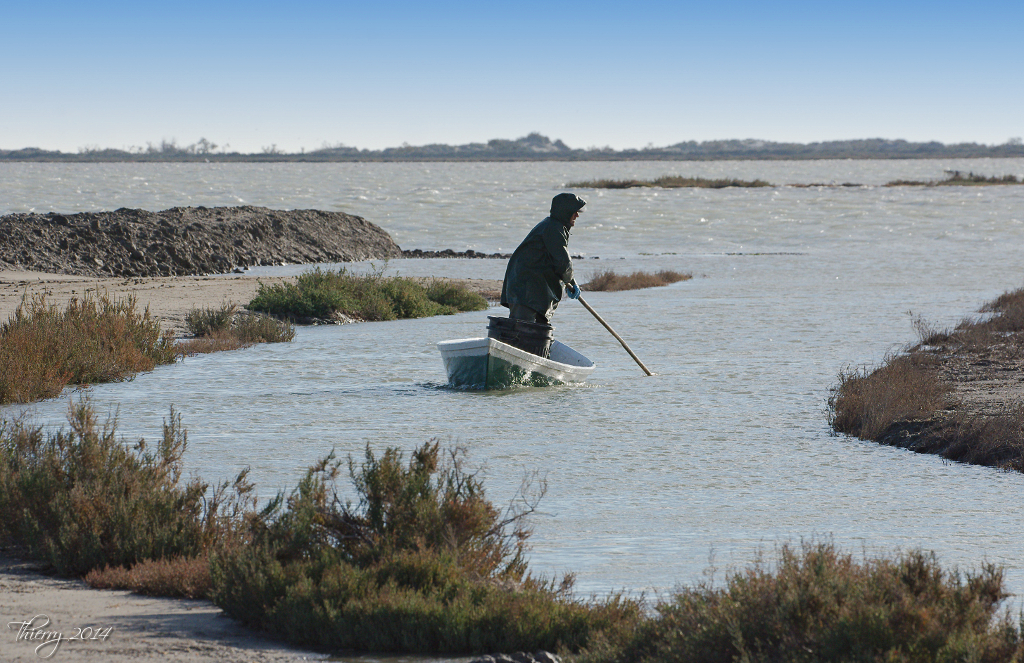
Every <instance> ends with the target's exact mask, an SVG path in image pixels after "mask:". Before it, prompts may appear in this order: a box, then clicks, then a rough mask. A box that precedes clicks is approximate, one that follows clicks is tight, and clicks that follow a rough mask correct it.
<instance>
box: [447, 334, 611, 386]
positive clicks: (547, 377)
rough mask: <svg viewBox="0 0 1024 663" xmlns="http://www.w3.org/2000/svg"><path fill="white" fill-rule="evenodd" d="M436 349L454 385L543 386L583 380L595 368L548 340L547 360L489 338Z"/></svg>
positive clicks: (463, 341)
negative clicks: (549, 342) (549, 350)
mask: <svg viewBox="0 0 1024 663" xmlns="http://www.w3.org/2000/svg"><path fill="white" fill-rule="evenodd" d="M437 349H438V350H440V351H441V358H442V359H443V360H444V368H445V370H446V371H448V383H449V384H450V385H451V386H453V387H463V388H475V389H509V388H511V387H516V386H531V387H546V386H549V385H553V384H562V383H566V382H583V380H584V379H585V378H586V377H587V376H588V375H590V374H591V373H592V372H593V371H594V368H595V365H594V362H592V361H590V360H589V359H587V358H586V357H584V356H583V355H581V354H580V353H578V352H576V351H575V350H573V349H572V348H570V347H569V346H568V345H566V344H564V343H559V342H558V341H552V342H551V352H550V353H549V355H548V356H549V357H550V358H549V359H545V358H544V357H541V356H539V355H535V354H532V353H530V352H527V351H526V350H520V349H519V348H517V347H513V346H511V345H509V344H508V343H502V342H501V341H499V340H496V339H493V338H489V337H485V338H460V339H457V340H454V341H441V342H440V343H438V344H437Z"/></svg>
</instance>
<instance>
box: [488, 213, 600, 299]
mask: <svg viewBox="0 0 1024 663" xmlns="http://www.w3.org/2000/svg"><path fill="white" fill-rule="evenodd" d="M586 204H587V203H586V201H585V200H583V199H582V198H580V197H579V196H576V195H574V194H571V193H560V194H558V195H557V196H555V197H554V198H553V199H552V200H551V216H549V217H547V218H546V219H544V220H543V221H541V222H540V223H538V224H537V225H536V226H534V228H533V230H531V231H530V233H529V234H528V235H527V236H526V239H524V240H523V242H522V243H521V244H520V245H519V247H518V248H517V249H516V250H515V252H514V253H513V254H512V257H511V258H509V261H508V267H507V268H506V269H505V282H504V283H503V284H502V287H501V305H502V306H507V307H509V308H512V305H513V304H519V305H521V306H527V307H529V308H531V309H533V310H534V311H537V312H538V313H541V314H543V315H544V316H545V317H548V318H550V317H551V312H552V311H554V309H555V307H557V306H558V302H559V301H561V299H562V284H563V283H570V282H573V273H572V258H570V257H569V223H570V221H569V218H570V217H571V216H572V215H573V214H574V213H575V212H578V211H580V210H581V209H583V206H584V205H586Z"/></svg>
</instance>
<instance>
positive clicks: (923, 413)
mask: <svg viewBox="0 0 1024 663" xmlns="http://www.w3.org/2000/svg"><path fill="white" fill-rule="evenodd" d="M980 312H981V313H982V314H983V316H982V317H980V318H979V317H975V318H968V319H964V320H962V321H961V322H960V323H959V324H958V325H956V327H954V328H952V329H936V328H933V327H932V326H930V325H928V324H927V323H925V322H924V321H922V320H921V319H920V318H918V319H916V320H915V321H914V326H915V329H916V331H917V335H918V339H919V340H918V342H917V343H916V344H914V345H912V346H909V347H908V348H907V349H906V350H905V351H904V352H902V353H898V354H892V355H889V356H887V357H886V358H885V360H883V362H882V363H881V364H880V365H879V366H876V367H864V368H860V369H846V370H843V371H842V372H840V374H839V381H838V383H837V384H836V385H835V386H833V387H832V389H831V393H830V396H829V399H828V419H829V424H830V425H831V426H832V428H833V429H834V430H835V431H836V432H840V433H847V434H850V435H855V436H857V437H860V438H862V439H866V440H872V441H875V442H882V443H884V444H895V445H898V446H905V447H907V448H911V449H913V450H915V451H919V452H923V453H936V454H940V455H942V456H943V457H945V458H948V459H950V460H956V461H962V462H967V463H973V464H977V465H989V466H994V467H1001V468H1004V469H1011V470H1017V471H1024V408H1022V407H1019V406H1006V407H1003V408H1002V410H1001V411H999V412H996V413H992V412H984V411H979V410H978V408H977V407H974V406H972V405H971V403H969V402H965V401H964V400H963V398H959V397H957V396H956V390H955V383H956V381H957V380H962V379H963V377H962V376H963V375H970V374H971V372H972V371H975V372H976V371H979V370H982V368H981V367H985V366H995V367H996V369H995V372H996V373H1001V372H1006V371H1011V372H1016V371H1019V370H1020V369H1021V366H1022V365H1021V361H1020V360H1021V359H1022V358H1024V289H1020V290H1015V291H1013V292H1007V293H1004V294H1003V295H1001V296H1000V297H999V298H997V299H995V300H994V301H992V302H989V303H988V304H986V305H985V306H983V307H982V308H981V311H980ZM968 379H978V378H976V377H975V378H968Z"/></svg>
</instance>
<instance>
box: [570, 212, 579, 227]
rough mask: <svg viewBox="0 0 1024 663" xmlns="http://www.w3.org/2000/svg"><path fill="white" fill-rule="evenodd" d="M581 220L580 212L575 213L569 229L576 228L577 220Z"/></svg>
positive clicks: (571, 217) (571, 218)
mask: <svg viewBox="0 0 1024 663" xmlns="http://www.w3.org/2000/svg"><path fill="white" fill-rule="evenodd" d="M578 218H580V213H579V212H573V213H572V216H570V217H569V227H570V228H573V227H575V226H576V219H578Z"/></svg>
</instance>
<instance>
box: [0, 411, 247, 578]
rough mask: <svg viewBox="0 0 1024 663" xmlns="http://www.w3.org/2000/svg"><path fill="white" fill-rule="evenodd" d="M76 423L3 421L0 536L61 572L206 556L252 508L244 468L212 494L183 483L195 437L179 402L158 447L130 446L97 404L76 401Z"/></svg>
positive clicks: (72, 418) (72, 413)
mask: <svg viewBox="0 0 1024 663" xmlns="http://www.w3.org/2000/svg"><path fill="white" fill-rule="evenodd" d="M68 423H69V425H70V429H68V430H59V431H57V432H55V433H50V434H46V435H44V433H43V430H42V428H41V427H31V426H28V425H25V424H24V423H23V422H20V421H13V422H12V421H2V422H0V535H2V537H3V540H4V541H6V542H8V543H14V544H16V545H18V546H21V547H23V548H24V549H25V550H26V551H28V553H29V554H30V555H31V556H33V557H37V558H39V559H42V560H45V561H46V562H48V563H49V564H51V565H52V566H53V567H54V568H55V569H56V570H57V571H58V572H60V573H64V574H70V575H82V574H85V573H87V572H89V571H91V570H93V569H97V568H102V567H104V566H107V565H110V566H128V567H130V566H132V565H135V564H137V563H139V562H142V561H144V560H154V559H170V558H175V557H185V558H195V557H199V556H205V554H206V553H207V552H208V550H209V548H210V546H212V545H213V544H214V543H219V542H221V541H223V540H224V539H225V538H226V536H227V535H228V533H229V532H230V531H232V529H233V528H235V527H236V526H237V525H238V524H239V523H240V518H241V513H242V512H243V511H244V510H245V509H246V508H249V505H248V504H247V503H246V500H247V499H248V498H247V495H248V493H249V491H250V490H251V485H249V484H248V483H247V482H246V480H245V477H246V473H245V472H243V473H241V474H240V475H239V476H238V478H237V479H236V480H235V482H234V483H233V484H228V483H224V484H221V485H220V486H218V487H217V488H216V489H215V490H213V491H212V493H211V492H210V486H209V485H208V484H206V483H203V482H202V481H200V480H199V479H196V478H193V479H190V480H188V481H184V482H183V481H182V456H183V455H184V453H185V450H186V447H187V443H188V438H187V434H186V432H185V430H184V429H183V428H182V425H181V418H180V416H179V415H178V414H177V413H175V412H174V410H173V409H172V410H171V414H170V417H169V419H167V420H165V421H164V428H163V436H162V438H161V439H160V440H159V441H157V442H156V444H154V445H153V446H152V448H149V447H148V445H146V443H145V442H144V441H143V440H139V441H138V443H137V444H136V445H135V446H134V448H131V447H128V446H126V445H125V443H124V441H123V440H121V439H118V438H117V430H116V429H117V422H116V420H110V421H108V422H107V423H106V424H105V425H103V426H100V425H99V424H98V423H97V420H96V415H95V412H94V411H93V410H92V408H91V407H90V406H89V405H88V403H79V404H77V405H73V406H71V408H70V412H69V415H68Z"/></svg>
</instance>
